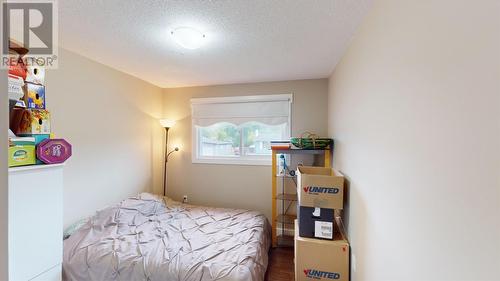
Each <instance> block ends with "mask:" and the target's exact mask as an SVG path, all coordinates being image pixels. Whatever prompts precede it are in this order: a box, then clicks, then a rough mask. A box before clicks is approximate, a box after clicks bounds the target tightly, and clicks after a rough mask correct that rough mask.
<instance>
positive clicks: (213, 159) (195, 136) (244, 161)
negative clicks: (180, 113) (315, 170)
mask: <svg viewBox="0 0 500 281" xmlns="http://www.w3.org/2000/svg"><path fill="white" fill-rule="evenodd" d="M266 101H288V106H289V109H288V120H287V124H286V128H285V133H286V134H287V135H288V138H289V137H290V136H291V133H292V132H291V128H292V103H293V94H277V95H254V96H232V97H216V98H195V99H191V104H193V103H199V104H206V103H245V102H266ZM192 117H193V114H191V132H192V133H191V142H192V146H191V147H192V148H193V150H192V153H191V156H192V157H191V158H192V159H191V161H192V163H193V164H216V165H250V166H271V164H272V157H271V155H265V156H263V155H258V156H257V155H256V156H251V155H250V156H249V155H245V156H241V155H240V156H236V157H231V156H230V157H224V156H209V157H206V156H201V155H200V154H201V153H200V147H199V139H200V130H198V126H197V125H195V121H194V118H192ZM229 119H230V118H228V120H227V121H225V122H228V123H231V124H234V123H232V122H231V121H230V120H229ZM241 125H242V124H240V125H237V126H238V127H239V126H241ZM242 133H243V130H241V134H242ZM241 137H242V136H240V138H241ZM240 146H241V141H240Z"/></svg>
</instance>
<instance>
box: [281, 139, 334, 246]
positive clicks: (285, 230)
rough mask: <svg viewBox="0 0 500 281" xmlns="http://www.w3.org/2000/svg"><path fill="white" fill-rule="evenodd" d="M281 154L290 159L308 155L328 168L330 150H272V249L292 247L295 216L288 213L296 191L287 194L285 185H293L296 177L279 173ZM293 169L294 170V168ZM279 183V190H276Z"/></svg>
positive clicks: (293, 202)
mask: <svg viewBox="0 0 500 281" xmlns="http://www.w3.org/2000/svg"><path fill="white" fill-rule="evenodd" d="M282 154H283V155H290V159H291V157H293V155H310V156H312V157H315V158H316V157H318V158H322V159H321V160H322V161H319V162H322V164H323V166H324V167H330V161H331V160H330V157H331V156H330V155H331V151H330V149H273V151H272V159H273V160H272V199H273V200H272V202H273V203H272V204H273V206H272V210H273V214H272V216H273V221H272V228H273V229H272V240H273V241H272V242H273V247H293V239H294V237H293V233H294V225H293V223H294V220H295V219H296V218H297V216H296V215H295V214H294V213H291V212H289V211H290V206H292V204H293V205H294V204H296V202H297V193H296V191H297V190H296V188H295V190H294V193H290V192H288V193H287V192H286V190H285V184H287V182H288V181H293V182H292V184H295V183H294V182H296V177H295V176H292V175H289V174H285V175H283V174H280V173H279V171H278V156H279V155H282ZM315 162H316V161H315ZM293 168H294V169H295V167H293ZM279 182H281V187H282V188H281V190H278V187H279V186H278V184H279ZM288 184H290V183H288ZM295 186H296V184H295ZM278 202H281V206H282V208H279V206H278ZM285 205H288V207H286V208H285V207H283V206H285ZM280 209H281V210H280Z"/></svg>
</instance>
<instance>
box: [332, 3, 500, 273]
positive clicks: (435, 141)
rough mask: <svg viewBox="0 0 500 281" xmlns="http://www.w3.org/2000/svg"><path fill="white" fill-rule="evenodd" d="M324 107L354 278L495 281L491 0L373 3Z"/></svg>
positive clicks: (497, 39) (498, 156) (496, 168)
mask: <svg viewBox="0 0 500 281" xmlns="http://www.w3.org/2000/svg"><path fill="white" fill-rule="evenodd" d="M328 111H329V134H330V135H331V136H332V137H334V138H335V139H336V147H335V148H336V151H335V155H334V165H335V166H336V167H337V168H339V169H340V170H341V171H342V172H343V173H344V174H345V175H346V176H347V177H348V178H349V181H350V186H349V190H350V191H349V204H348V208H347V210H346V211H347V219H348V232H349V238H350V241H351V246H352V252H353V255H354V256H355V257H356V261H355V262H354V261H353V269H352V270H353V278H352V280H356V281H358V280H384V281H387V280H397V281H401V280H498V278H499V276H500V219H499V214H500V2H498V1H488V0H483V1H456V0H447V1H445V0H442V1H394V0H392V1H391V0H381V1H375V3H374V6H373V9H372V10H371V11H370V12H369V14H368V15H367V17H366V19H365V20H364V23H363V24H362V25H361V27H360V28H359V30H358V32H357V35H356V36H355V37H354V38H353V41H352V43H351V46H350V47H349V48H348V50H347V52H346V54H345V56H344V57H343V58H342V60H341V62H340V64H339V65H337V67H336V69H335V72H334V73H333V75H332V76H331V79H330V89H329V110H328Z"/></svg>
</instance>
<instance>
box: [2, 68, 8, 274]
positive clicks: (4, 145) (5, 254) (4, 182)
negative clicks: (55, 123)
mask: <svg viewBox="0 0 500 281" xmlns="http://www.w3.org/2000/svg"><path fill="white" fill-rule="evenodd" d="M0 89H1V91H2V94H0V98H1V101H0V104H3V105H2V106H0V132H3V133H2V134H1V136H2V137H1V138H0V280H7V278H8V272H7V269H8V263H7V262H8V244H7V243H8V239H7V231H8V229H7V225H8V220H7V218H8V188H7V147H8V143H7V130H8V128H9V125H8V120H9V117H8V116H9V114H8V111H9V110H8V106H7V105H8V98H7V95H6V94H4V93H6V92H7V71H5V70H0Z"/></svg>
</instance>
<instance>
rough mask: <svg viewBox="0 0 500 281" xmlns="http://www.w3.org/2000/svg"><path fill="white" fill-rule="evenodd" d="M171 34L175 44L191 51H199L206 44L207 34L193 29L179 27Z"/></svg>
mask: <svg viewBox="0 0 500 281" xmlns="http://www.w3.org/2000/svg"><path fill="white" fill-rule="evenodd" d="M170 34H171V35H172V37H173V38H174V41H175V43H177V44H179V45H180V46H181V47H183V48H186V49H189V50H195V49H198V48H199V47H201V46H202V45H203V44H204V43H205V34H203V33H201V32H200V31H198V30H196V29H194V28H191V27H178V28H176V29H174V30H172V31H171V32H170Z"/></svg>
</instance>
